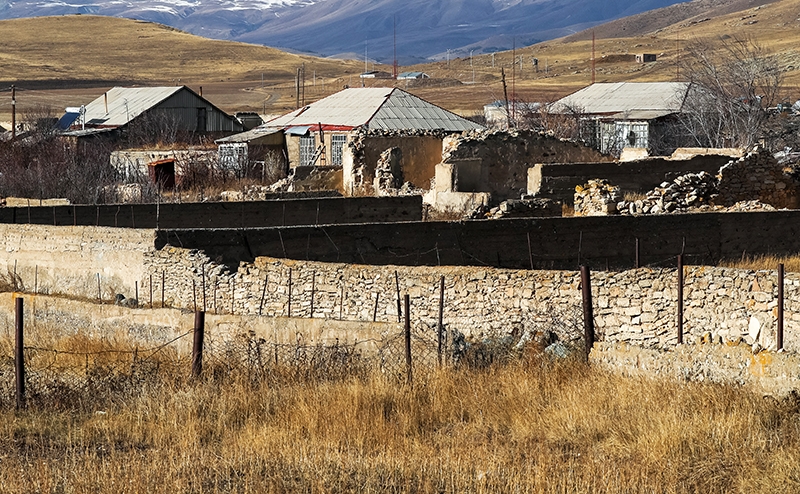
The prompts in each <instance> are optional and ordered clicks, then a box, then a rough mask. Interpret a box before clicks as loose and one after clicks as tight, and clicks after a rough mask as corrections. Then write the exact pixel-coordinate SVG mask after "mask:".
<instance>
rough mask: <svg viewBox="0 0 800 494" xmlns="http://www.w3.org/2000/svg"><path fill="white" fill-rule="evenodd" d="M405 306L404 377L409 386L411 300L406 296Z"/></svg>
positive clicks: (410, 379)
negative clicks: (406, 377)
mask: <svg viewBox="0 0 800 494" xmlns="http://www.w3.org/2000/svg"><path fill="white" fill-rule="evenodd" d="M405 306H406V313H405V316H406V323H405V331H404V333H405V340H406V375H407V376H408V384H411V383H412V381H413V379H412V375H411V314H410V312H411V311H410V306H411V299H410V298H409V296H408V294H406V296H405Z"/></svg>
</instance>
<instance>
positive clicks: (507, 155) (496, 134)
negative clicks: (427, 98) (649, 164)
mask: <svg viewBox="0 0 800 494" xmlns="http://www.w3.org/2000/svg"><path fill="white" fill-rule="evenodd" d="M475 159H478V160H480V166H481V167H482V168H486V169H488V173H487V174H486V176H487V180H488V182H487V183H485V184H482V188H481V189H480V190H477V191H474V192H490V193H491V194H492V197H493V198H494V199H495V200H498V201H500V200H503V199H509V198H519V197H520V195H522V194H525V193H526V191H527V190H528V168H531V167H533V166H534V165H536V164H537V163H556V162H558V163H569V162H581V163H584V162H589V161H591V162H598V163H599V162H608V161H612V160H613V158H612V157H610V156H605V155H603V154H601V153H599V152H598V151H596V150H594V149H592V148H590V147H588V146H585V145H583V144H579V143H576V142H572V141H567V140H561V139H557V138H555V137H552V136H548V135H546V134H540V133H538V132H533V131H523V130H520V131H478V132H470V133H467V134H464V135H462V136H451V137H449V138H447V139H445V141H444V150H443V154H442V161H443V162H444V163H456V162H459V161H463V160H475ZM575 185H577V183H576V184H574V185H573V186H572V187H573V188H574V187H575Z"/></svg>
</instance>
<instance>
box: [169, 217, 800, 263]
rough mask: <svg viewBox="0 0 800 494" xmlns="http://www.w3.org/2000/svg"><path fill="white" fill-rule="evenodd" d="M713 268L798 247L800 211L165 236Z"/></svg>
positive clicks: (244, 255) (349, 257) (461, 257)
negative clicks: (681, 259) (680, 262)
mask: <svg viewBox="0 0 800 494" xmlns="http://www.w3.org/2000/svg"><path fill="white" fill-rule="evenodd" d="M637 239H638V240H639V257H640V265H643V266H645V265H653V266H674V265H675V259H676V256H677V255H678V254H680V253H681V252H683V253H684V255H685V258H686V260H687V263H698V264H699V263H705V264H715V263H716V262H717V261H718V260H720V259H739V258H740V257H741V256H742V255H743V254H745V253H746V254H747V255H759V254H794V253H796V252H798V251H800V212H798V211H771V212H751V213H697V214H675V215H649V216H634V217H623V216H605V217H571V218H532V219H522V218H519V219H500V220H475V221H464V222H408V223H392V224H385V223H384V224H375V223H368V224H360V225H325V226H319V227H303V226H297V227H288V228H267V229H246V230H222V229H219V230H190V229H182V230H163V229H162V230H161V231H160V232H158V239H157V245H158V246H163V245H166V244H170V245H175V246H181V245H182V246H184V247H187V248H195V249H202V250H205V251H206V252H208V253H209V255H211V256H212V257H214V258H220V259H223V260H224V262H226V263H228V264H232V265H235V264H237V263H238V262H239V261H252V260H253V259H255V257H258V256H271V257H284V258H290V259H302V260H306V259H312V260H318V261H325V262H350V263H361V264H401V265H412V266H413V265H428V266H436V265H473V266H494V267H505V268H523V269H525V268H530V267H531V261H532V262H533V266H534V267H535V268H537V269H541V268H548V269H549V268H557V269H576V268H577V266H578V265H579V264H588V265H590V266H592V267H593V268H594V269H606V268H607V267H608V268H629V267H632V266H634V261H635V258H636V240H637Z"/></svg>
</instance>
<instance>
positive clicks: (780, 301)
mask: <svg viewBox="0 0 800 494" xmlns="http://www.w3.org/2000/svg"><path fill="white" fill-rule="evenodd" d="M776 338H777V340H778V341H777V344H778V350H779V351H780V350H783V263H781V264H778V334H777V336H776Z"/></svg>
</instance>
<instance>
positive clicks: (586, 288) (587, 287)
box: [581, 265, 594, 358]
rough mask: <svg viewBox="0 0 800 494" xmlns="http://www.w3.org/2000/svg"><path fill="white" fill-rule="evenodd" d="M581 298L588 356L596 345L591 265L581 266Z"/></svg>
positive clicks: (584, 336)
mask: <svg viewBox="0 0 800 494" xmlns="http://www.w3.org/2000/svg"><path fill="white" fill-rule="evenodd" d="M581 299H582V300H583V341H584V345H585V346H586V356H587V358H588V356H589V353H590V352H591V351H592V346H593V345H594V309H593V307H592V281H591V273H590V272H589V266H586V265H583V266H581Z"/></svg>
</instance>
